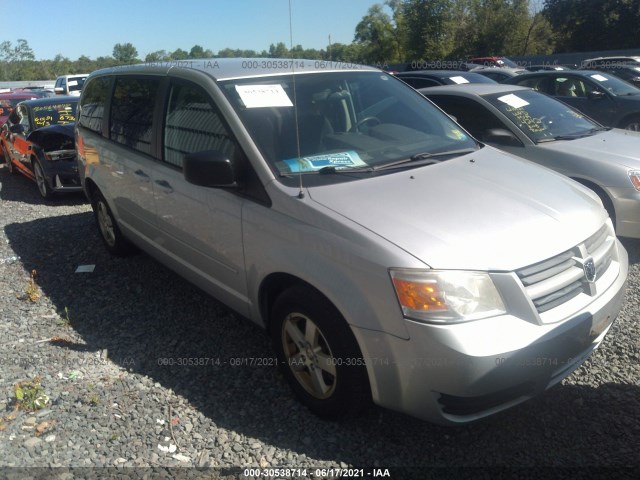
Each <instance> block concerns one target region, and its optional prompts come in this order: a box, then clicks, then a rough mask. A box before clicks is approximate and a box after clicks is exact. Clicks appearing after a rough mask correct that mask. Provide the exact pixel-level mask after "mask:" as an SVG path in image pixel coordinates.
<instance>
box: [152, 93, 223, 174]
mask: <svg viewBox="0 0 640 480" xmlns="http://www.w3.org/2000/svg"><path fill="white" fill-rule="evenodd" d="M203 150H217V151H219V152H221V153H223V154H224V155H226V156H227V157H228V158H231V157H232V156H233V154H234V152H235V143H234V142H233V140H232V139H231V137H230V135H229V133H228V132H227V129H226V128H225V126H224V124H223V123H222V119H221V118H220V116H219V115H218V113H217V112H216V110H215V109H214V108H213V105H212V102H211V100H210V99H209V97H208V95H207V94H206V93H205V92H204V90H202V89H201V88H200V87H198V86H195V85H187V84H177V85H173V86H172V87H171V93H170V95H169V108H168V110H167V116H166V119H165V128H164V161H165V162H167V163H170V164H172V165H175V166H177V167H182V158H183V157H184V155H186V154H188V153H193V152H201V151H203Z"/></svg>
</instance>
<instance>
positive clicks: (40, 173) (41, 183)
mask: <svg viewBox="0 0 640 480" xmlns="http://www.w3.org/2000/svg"><path fill="white" fill-rule="evenodd" d="M32 162H33V175H34V177H35V178H36V185H38V191H39V192H40V196H41V197H42V198H45V199H49V198H51V196H52V195H53V192H52V190H51V187H50V186H49V184H48V183H47V179H46V178H45V176H44V170H42V166H41V165H40V162H39V161H38V160H36V159H35V158H34V159H32Z"/></svg>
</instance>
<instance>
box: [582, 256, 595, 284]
mask: <svg viewBox="0 0 640 480" xmlns="http://www.w3.org/2000/svg"><path fill="white" fill-rule="evenodd" d="M582 269H583V270H584V276H585V277H586V279H587V282H589V283H593V282H595V281H596V264H595V262H594V261H593V258H591V257H587V258H585V259H584V261H583V262H582Z"/></svg>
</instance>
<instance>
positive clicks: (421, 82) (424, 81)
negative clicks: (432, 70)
mask: <svg viewBox="0 0 640 480" xmlns="http://www.w3.org/2000/svg"><path fill="white" fill-rule="evenodd" d="M398 78H400V79H401V80H402V81H403V82H405V83H408V84H409V85H411V86H412V87H413V88H415V89H418V88H427V87H437V86H438V85H441V84H440V82H436V81H435V80H431V79H430V78H419V77H398Z"/></svg>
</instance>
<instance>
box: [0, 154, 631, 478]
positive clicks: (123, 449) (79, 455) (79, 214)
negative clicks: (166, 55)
mask: <svg viewBox="0 0 640 480" xmlns="http://www.w3.org/2000/svg"><path fill="white" fill-rule="evenodd" d="M624 244H625V246H626V248H627V249H628V251H629V254H630V259H631V275H630V278H629V283H628V290H627V296H626V301H625V305H624V309H623V312H622V314H621V315H620V317H619V318H618V320H617V322H616V324H615V325H614V326H613V328H612V330H611V331H610V333H609V335H608V337H607V338H606V340H605V341H604V343H603V345H602V346H601V347H600V349H598V350H597V351H596V353H595V354H594V355H593V357H592V358H591V360H589V361H588V362H587V363H586V364H585V365H583V366H582V367H581V368H580V369H578V370H577V371H576V372H575V373H574V374H573V375H571V376H570V377H569V378H568V379H566V380H565V381H564V382H562V384H561V385H558V386H557V387H554V388H553V389H551V390H549V391H548V392H546V394H544V395H543V396H541V397H538V398H536V399H534V400H532V401H529V402H527V403H525V404H523V405H520V406H517V407H515V408H513V409H511V410H509V411H507V412H504V413H502V414H499V415H496V416H493V417H492V418H489V419H486V420H483V421H481V422H478V423H475V424H472V425H469V426H465V427H459V428H444V427H439V426H434V425H431V424H428V423H425V422H422V421H418V420H415V419H413V418H410V417H407V416H404V415H401V414H398V413H394V412H390V411H386V410H382V409H379V408H376V407H372V408H371V409H369V410H368V411H367V412H365V413H364V414H363V415H362V416H361V417H359V418H354V419H350V420H347V421H345V422H342V423H332V422H327V421H323V420H320V419H319V418H316V417H314V416H313V415H311V414H310V413H308V412H307V411H306V409H305V408H304V407H302V406H301V405H300V404H298V403H297V402H296V401H295V400H294V399H293V397H292V395H291V393H290V391H289V389H288V386H287V385H286V384H285V381H284V379H283V377H282V376H281V375H280V374H279V373H278V372H277V370H276V369H275V368H274V367H271V366H256V365H253V366H247V365H238V364H237V363H240V362H242V361H243V360H240V359H250V358H255V359H261V358H266V359H269V358H271V357H273V354H272V352H271V349H270V344H269V340H268V337H267V336H266V335H264V333H263V332H262V330H260V329H259V328H258V327H256V326H254V325H253V324H251V323H250V322H248V321H246V320H243V319H241V318H239V317H238V316H236V315H235V314H234V313H232V312H230V311H229V310H228V309H226V308H225V307H224V306H222V305H220V304H219V303H217V302H216V301H215V300H214V299H212V298H210V297H208V296H207V295H206V294H204V293H203V292H202V291H200V290H198V289H197V288H196V287H194V286H192V285H191V284H189V283H187V282H186V281H184V280H182V279H181V278H180V277H178V276H177V275H176V274H174V273H173V272H171V271H169V270H167V269H166V268H164V267H163V266H161V265H160V264H158V263H157V262H156V261H154V260H153V259H151V258H150V257H148V256H146V255H144V254H139V255H136V256H133V257H129V258H126V259H116V258H113V257H110V256H109V255H108V254H107V252H106V251H105V249H104V248H103V246H102V244H101V242H100V240H99V238H98V236H97V230H96V227H95V225H94V219H93V216H92V213H91V210H90V207H89V205H88V204H87V203H86V202H85V200H84V197H83V196H82V195H72V196H65V197H58V198H56V199H54V200H52V201H49V202H43V201H42V200H41V199H40V198H39V196H38V194H37V191H36V186H35V184H33V183H31V182H30V181H28V180H27V179H25V178H23V177H21V176H15V175H10V174H9V173H8V172H7V170H6V168H5V166H4V165H0V417H4V418H2V419H1V420H0V478H4V477H8V478H12V477H16V478H18V477H20V475H22V473H24V472H23V470H21V468H23V467H40V469H41V470H38V469H33V468H31V469H30V470H29V472H30V474H33V475H35V474H37V472H45V473H43V475H45V476H46V475H49V474H50V473H51V471H50V470H47V469H51V468H52V467H54V468H57V467H61V468H62V467H64V468H70V467H73V469H72V470H70V471H68V472H67V477H65V476H64V475H62V476H61V478H74V476H73V475H74V472H75V474H76V477H75V478H83V477H89V476H91V475H97V474H99V473H100V472H101V473H102V474H109V475H116V476H117V475H124V476H140V477H142V476H144V475H147V476H151V477H155V476H162V475H165V476H166V475H168V476H177V477H184V478H190V477H194V478H195V477H197V476H206V477H207V478H237V477H238V476H239V475H240V476H241V474H242V470H234V467H235V468H237V467H240V468H241V469H242V468H244V467H263V468H271V467H279V468H282V467H295V468H307V477H304V476H303V475H301V476H300V478H308V477H310V476H311V475H312V474H313V473H315V469H316V468H330V467H342V468H346V467H366V468H371V467H377V468H382V469H389V473H390V474H391V475H392V478H410V477H413V478H460V477H462V476H464V475H465V474H468V475H469V476H470V477H472V478H489V477H490V478H499V477H500V476H503V475H504V476H511V475H512V474H513V475H515V476H518V477H520V478H522V477H525V476H527V475H529V474H531V475H532V476H533V477H536V478H545V477H552V476H555V477H557V476H563V477H565V478H579V477H581V476H582V477H589V476H592V475H595V476H604V477H609V476H610V477H611V478H623V477H625V476H629V477H632V476H633V475H634V474H635V475H636V478H637V473H638V468H639V467H640V454H639V451H640V346H639V343H640V328H639V326H638V316H639V314H638V312H639V307H640V285H639V283H640V242H639V241H626V240H625V241H624ZM81 265H95V270H94V271H93V272H90V273H76V269H77V267H78V266H81ZM33 270H35V271H36V274H35V283H36V285H37V290H38V293H39V294H40V295H41V296H40V298H39V299H38V300H36V301H31V300H29V299H27V298H26V292H27V290H28V285H29V280H30V275H31V273H30V272H32V271H33ZM188 359H199V360H196V362H199V363H201V364H200V365H189V363H190V362H189V360H188ZM236 359H238V360H236ZM244 361H245V362H246V360H244ZM267 362H268V361H267ZM184 363H186V365H185V364H184ZM191 363H193V360H192V361H191ZM203 363H208V364H203ZM35 377H40V379H41V385H42V387H43V389H44V392H45V393H46V395H47V396H48V397H49V403H48V404H47V406H46V407H45V408H44V409H42V410H39V411H36V412H33V413H29V412H27V411H24V410H14V407H15V404H16V399H15V394H14V386H15V385H16V384H17V383H18V382H21V381H25V380H33V379H34V378H35ZM82 467H91V469H88V470H78V469H80V468H82ZM94 467H108V468H106V469H99V468H98V469H96V468H94ZM127 467H137V468H127ZM181 467H192V468H188V469H187V468H181ZM193 467H196V468H193ZM407 467H409V468H407ZM42 469H44V470H42ZM63 470H64V469H63ZM63 470H54V472H58V471H63ZM47 472H48V473H47ZM78 472H83V473H81V474H78ZM366 472H369V473H371V471H370V470H368V471H365V476H367V475H366ZM272 473H275V472H272ZM69 475H70V476H69ZM78 475H79V476H78ZM483 475H484V476H483ZM124 476H123V478H124ZM167 478H168V477H167ZM270 478H276V477H273V476H272V477H270ZM279 478H291V477H287V476H286V475H282V476H281V477H279ZM367 478H371V477H370V476H367Z"/></svg>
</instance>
